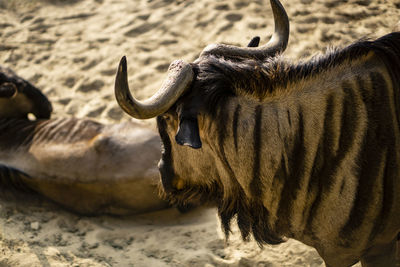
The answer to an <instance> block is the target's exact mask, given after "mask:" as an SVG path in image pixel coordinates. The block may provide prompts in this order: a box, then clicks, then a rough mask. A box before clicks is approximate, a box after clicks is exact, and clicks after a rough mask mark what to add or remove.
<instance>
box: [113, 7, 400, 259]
mask: <svg viewBox="0 0 400 267" xmlns="http://www.w3.org/2000/svg"><path fill="white" fill-rule="evenodd" d="M271 5H272V7H273V11H274V19H275V33H274V35H273V38H271V40H270V42H268V44H270V43H272V45H268V44H267V45H265V46H263V47H260V48H254V47H247V48H238V47H233V46H228V45H210V46H207V47H206V48H205V49H204V50H203V52H202V53H201V54H200V57H199V58H198V59H197V60H196V61H194V62H193V63H190V64H188V63H185V62H183V61H175V62H174V63H173V64H171V69H170V70H169V75H170V76H171V75H172V78H170V76H168V77H169V78H168V80H167V82H166V84H167V86H164V85H163V86H162V87H161V88H160V90H159V91H158V92H157V93H156V94H155V95H154V96H153V97H151V98H150V99H148V100H146V101H142V102H140V101H137V100H136V99H134V98H133V97H132V96H131V94H130V93H129V87H128V83H127V68H126V59H125V58H123V59H122V60H121V62H120V66H119V69H118V71H117V77H116V84H115V91H116V98H117V101H118V103H120V106H121V107H122V108H123V109H124V110H125V111H126V112H127V113H128V114H130V115H131V116H133V117H136V118H148V117H151V115H154V114H157V115H158V118H157V122H158V128H159V133H160V136H161V140H162V142H163V146H164V148H163V153H162V158H161V160H160V163H159V169H160V173H161V179H162V184H163V188H164V191H165V192H164V193H165V196H166V197H168V198H169V199H170V200H171V201H172V202H178V203H182V202H183V203H185V202H192V201H195V202H196V201H197V202H200V203H204V202H211V203H215V204H216V205H217V207H218V212H219V215H220V218H221V222H222V225H223V228H224V229H225V232H226V234H229V231H230V223H231V220H232V219H233V218H235V219H236V220H237V223H238V226H239V228H240V230H241V233H242V236H243V238H244V239H247V238H248V237H249V236H250V235H252V236H254V238H255V240H256V241H257V242H259V243H260V244H265V243H268V244H276V243H280V242H282V241H283V240H284V238H285V237H289V238H295V239H297V240H300V241H302V242H304V243H306V244H308V245H311V246H313V247H315V248H316V249H317V250H318V252H319V253H320V255H321V256H322V258H323V259H324V260H325V263H326V265H327V266H349V265H352V264H354V263H356V262H357V261H359V260H361V263H362V265H363V266H396V262H398V259H397V258H396V240H397V234H398V233H399V231H400V218H399V217H400V201H399V196H398V195H399V194H398V193H399V192H400V184H399V183H400V179H399V175H400V154H399V153H400V146H399V145H400V134H399V126H400V125H399V115H400V113H399V109H400V106H399V90H400V88H399V83H400V33H399V32H394V33H391V34H388V35H386V36H383V37H381V38H380V39H378V40H375V41H368V40H367V41H365V40H364V41H358V42H356V43H354V44H352V45H350V46H348V47H346V48H344V49H336V50H333V51H329V52H328V53H327V54H326V55H324V56H319V57H314V58H313V59H311V60H308V61H304V62H300V63H297V64H293V63H291V62H288V61H286V60H285V59H284V58H283V57H281V56H280V55H277V53H280V52H282V51H283V50H284V48H285V47H286V44H287V37H288V32H289V31H288V19H287V16H286V13H285V12H284V10H283V7H282V6H280V3H279V2H278V1H276V0H271ZM277 40H278V41H277ZM177 67H178V68H180V72H179V75H183V76H184V77H187V80H183V79H180V80H179V81H177V79H174V78H173V77H174V75H175V72H176V69H177ZM176 76H177V75H176ZM177 77H178V76H177ZM179 77H181V76H179ZM182 88H183V90H182Z"/></svg>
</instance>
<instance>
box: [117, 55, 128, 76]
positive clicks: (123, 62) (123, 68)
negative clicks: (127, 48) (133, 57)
mask: <svg viewBox="0 0 400 267" xmlns="http://www.w3.org/2000/svg"><path fill="white" fill-rule="evenodd" d="M126 69H127V67H126V56H123V57H122V58H121V60H120V62H119V67H118V73H121V72H122V73H126Z"/></svg>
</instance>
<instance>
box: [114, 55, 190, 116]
mask: <svg viewBox="0 0 400 267" xmlns="http://www.w3.org/2000/svg"><path fill="white" fill-rule="evenodd" d="M192 80H193V70H192V67H191V66H190V65H189V64H188V63H186V62H184V61H182V60H175V61H174V62H172V63H171V65H170V66H169V68H168V74H167V78H166V79H165V80H164V82H163V84H162V85H161V88H160V89H159V90H158V91H157V92H156V93H155V94H154V95H153V96H152V97H150V98H149V99H146V100H144V101H138V100H136V99H135V98H134V97H132V95H131V93H130V90H129V85H128V74H127V67H126V57H125V56H124V57H122V59H121V61H120V63H119V66H118V71H117V77H116V79H115V97H116V99H117V102H118V104H119V106H120V107H121V108H122V109H123V110H124V111H125V112H126V113H128V114H129V115H131V116H132V117H134V118H137V119H149V118H153V117H156V116H158V115H160V114H162V113H164V112H166V111H167V110H168V109H169V108H170V107H171V106H172V105H173V104H174V103H175V101H176V100H177V99H178V98H179V97H180V96H181V95H182V94H183V93H184V92H185V90H186V88H187V87H188V86H189V85H190V83H191V82H192Z"/></svg>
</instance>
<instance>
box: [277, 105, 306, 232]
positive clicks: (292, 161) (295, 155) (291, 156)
mask: <svg viewBox="0 0 400 267" xmlns="http://www.w3.org/2000/svg"><path fill="white" fill-rule="evenodd" d="M297 116H298V122H297V123H298V124H297V135H296V140H295V141H294V144H293V148H292V150H291V151H287V154H288V161H289V165H290V168H289V175H288V176H287V177H285V180H284V181H282V182H284V185H283V189H282V192H281V195H280V198H279V207H278V212H277V215H278V220H277V221H276V222H275V227H276V229H277V230H278V231H282V232H287V231H289V230H290V227H291V224H290V221H289V219H288V215H289V214H290V212H291V208H292V207H293V202H294V200H295V199H296V195H297V192H298V190H299V188H300V182H301V177H302V176H303V174H304V162H305V153H304V151H306V146H305V143H304V118H303V116H304V114H303V111H302V110H301V109H300V110H299V111H298V114H297ZM274 179H275V178H274Z"/></svg>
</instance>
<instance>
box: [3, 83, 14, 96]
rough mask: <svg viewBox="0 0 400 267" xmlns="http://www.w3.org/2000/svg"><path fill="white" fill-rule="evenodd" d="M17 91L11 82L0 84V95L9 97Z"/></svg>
mask: <svg viewBox="0 0 400 267" xmlns="http://www.w3.org/2000/svg"><path fill="white" fill-rule="evenodd" d="M16 93H17V87H16V86H15V85H14V84H13V83H3V84H0V97H1V98H11V97H12V96H14V95H15V94H16Z"/></svg>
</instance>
